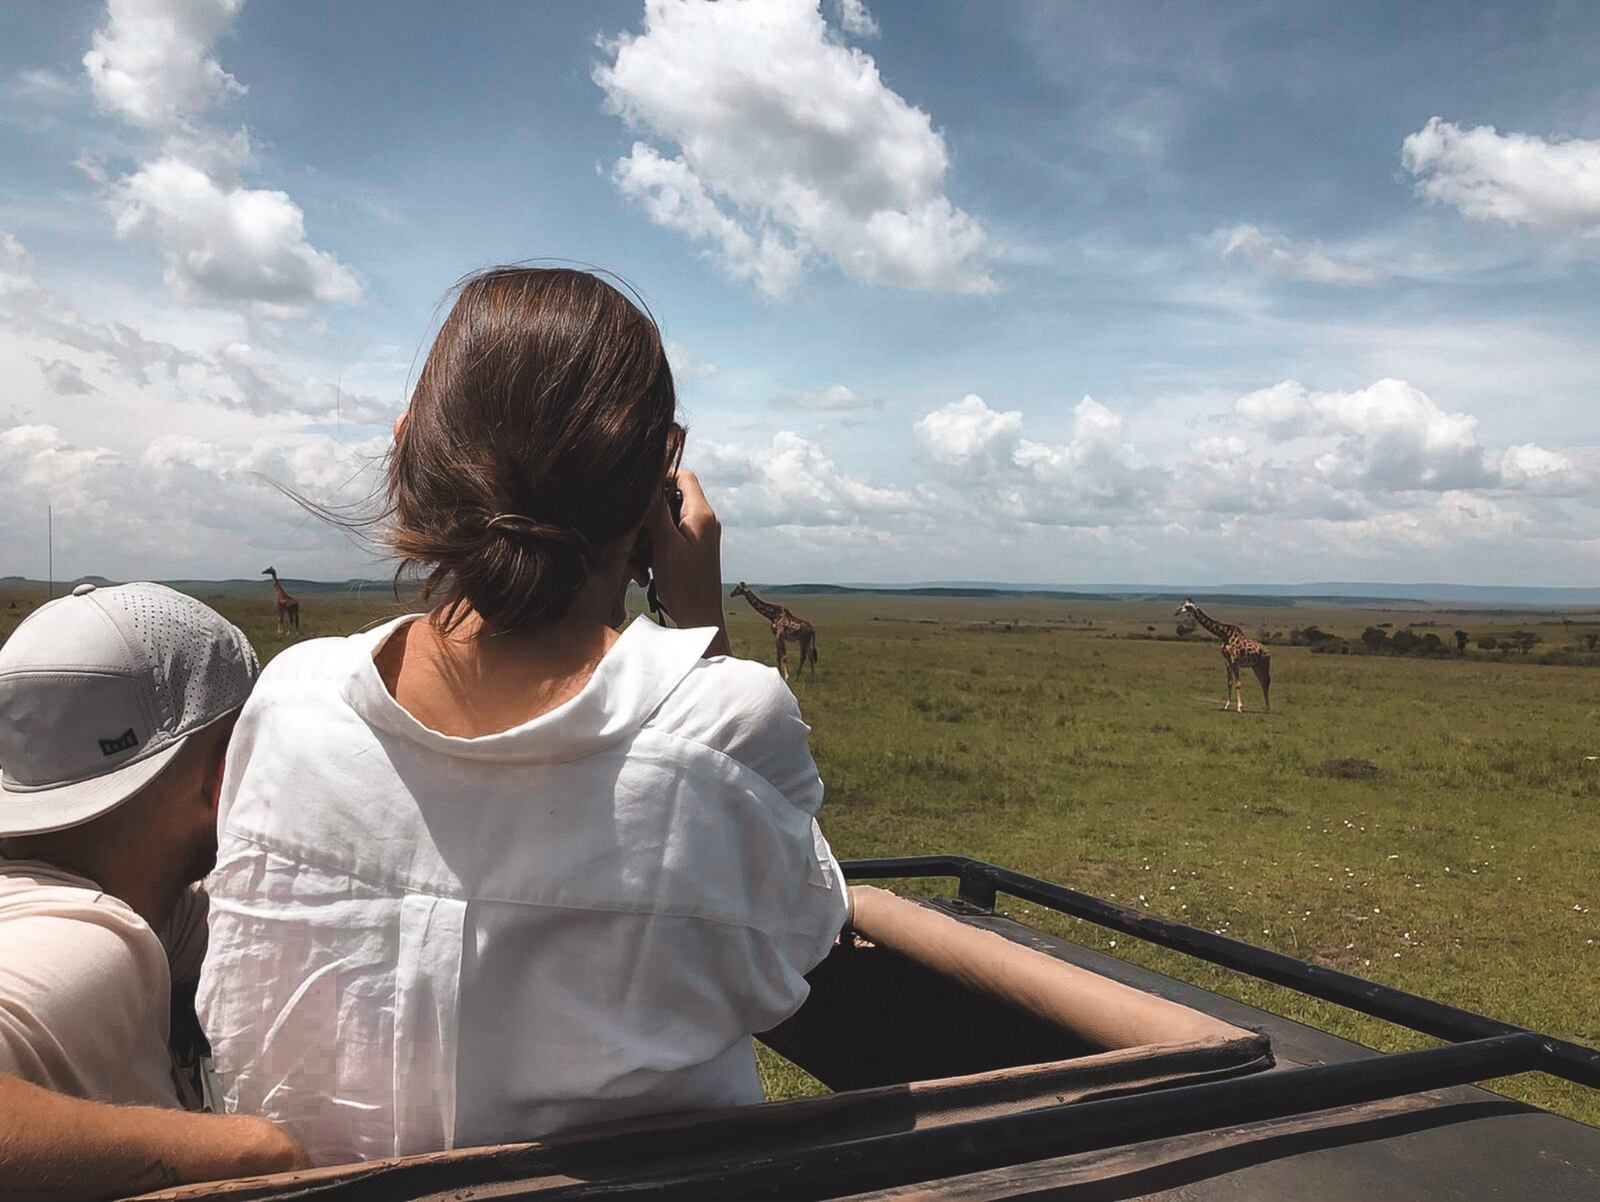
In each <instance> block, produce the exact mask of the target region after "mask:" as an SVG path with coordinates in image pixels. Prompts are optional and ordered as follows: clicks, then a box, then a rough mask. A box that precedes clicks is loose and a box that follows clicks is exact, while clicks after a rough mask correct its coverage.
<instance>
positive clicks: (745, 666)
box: [662, 655, 800, 723]
mask: <svg viewBox="0 0 1600 1202" xmlns="http://www.w3.org/2000/svg"><path fill="white" fill-rule="evenodd" d="M662 712H663V713H664V714H670V715H672V716H675V717H679V718H684V717H688V716H690V715H699V716H701V717H702V718H704V717H705V716H707V715H708V714H718V715H721V716H722V717H723V718H724V719H730V718H731V719H736V720H738V721H740V722H746V723H751V722H753V723H760V722H764V721H768V720H771V719H775V718H787V717H792V718H795V719H798V718H799V717H800V706H799V703H798V702H796V701H795V697H794V694H793V693H792V692H790V690H789V686H788V685H787V684H785V683H784V680H783V677H781V676H779V675H778V673H777V671H776V669H773V668H769V667H767V665H766V664H762V663H757V662H756V661H755V660H751V659H739V658H738V657H736V656H732V655H718V656H713V657H711V658H710V659H703V660H701V661H700V662H699V663H697V664H696V665H695V666H694V667H693V668H691V669H689V672H688V674H687V675H685V676H684V678H683V682H682V683H681V684H680V685H679V686H678V687H677V688H676V689H675V690H673V693H672V696H671V697H669V698H668V699H667V703H666V704H665V705H663V707H662Z"/></svg>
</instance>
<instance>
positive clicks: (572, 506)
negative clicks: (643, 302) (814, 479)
mask: <svg viewBox="0 0 1600 1202" xmlns="http://www.w3.org/2000/svg"><path fill="white" fill-rule="evenodd" d="M676 408H677V398H676V394H675V392H674V390H673V386H672V369H671V368H670V367H669V366H668V364H667V357H666V353H665V351H664V350H663V348H662V345H661V335H660V332H659V331H658V330H657V328H656V325H655V322H653V321H652V320H651V319H650V318H649V317H648V316H647V315H646V314H645V313H643V312H641V311H640V309H639V307H638V306H636V305H634V304H633V303H632V302H631V301H629V300H628V299H627V298H626V297H625V296H623V295H622V293H620V292H619V291H617V289H615V288H613V287H612V286H611V285H610V284H608V283H606V282H605V281H604V280H602V279H599V278H598V277H596V276H593V275H590V274H589V273H587V272H583V271H575V270H571V269H568V268H534V267H496V268H491V269H490V270H488V271H485V272H482V273H480V274H478V275H475V276H472V277H471V278H469V279H468V280H467V281H466V282H465V283H463V284H462V285H461V287H460V292H459V295H458V296H457V298H456V302H455V305H454V307H452V308H451V310H450V313H449V316H447V317H446V318H445V321H444V324H443V326H442V327H441V328H440V330H439V335H438V337H437V338H435V339H434V343H433V348H432V349H431V350H430V351H429V352H428V358H427V361H426V362H425V363H424V364H423V368H422V374H421V375H420V377H419V378H418V380H417V386H416V390H415V391H414V392H413V393H412V397H411V407H410V410H409V411H408V414H407V418H406V421H405V423H404V425H403V426H402V427H401V428H400V430H399V432H398V433H397V435H396V438H395V445H394V449H393V451H392V452H391V454H390V457H389V463H388V481H387V486H386V487H387V499H388V504H387V506H386V517H387V521H386V523H385V529H384V532H383V534H382V536H381V537H382V541H383V542H384V543H385V544H386V545H387V546H388V548H389V550H390V551H392V552H393V553H394V554H395V555H396V556H398V557H399V559H400V567H399V570H398V572H397V573H396V576H397V579H398V577H399V575H400V574H402V573H405V572H407V571H415V572H417V573H419V574H420V575H421V576H422V577H423V584H422V597H423V600H424V602H426V603H427V604H428V605H429V606H430V607H431V608H432V610H433V614H434V618H435V621H437V622H438V623H439V624H440V625H441V626H442V627H443V628H445V629H450V628H452V627H454V626H455V625H456V624H457V623H459V622H460V621H461V619H462V618H463V617H465V616H466V613H467V608H468V607H470V608H471V610H472V612H474V613H476V614H477V615H478V617H479V618H480V619H482V622H483V626H484V631H485V633H490V634H495V633H503V632H507V631H513V630H520V629H526V628H529V627H532V626H538V625H540V624H543V623H546V622H552V621H555V620H557V619H559V618H561V617H562V616H563V615H564V614H565V613H566V612H567V610H568V608H569V607H570V606H571V604H572V601H573V598H574V597H576V596H577V594H578V591H579V589H581V588H582V587H583V585H584V582H585V581H586V580H587V579H588V574H589V571H590V569H591V567H592V566H593V565H594V564H595V563H596V562H597V561H598V557H599V555H600V554H601V552H602V550H607V551H609V550H610V549H612V548H613V547H614V545H615V544H616V542H617V540H618V539H620V538H622V537H623V536H625V535H630V534H632V533H633V531H634V530H636V529H637V528H638V526H639V523H640V522H641V521H642V520H643V518H644V517H645V515H646V513H647V512H648V511H649V508H650V506H651V505H652V504H653V503H654V502H655V501H656V499H657V498H658V497H659V496H660V493H661V489H662V485H663V480H664V478H665V475H666V474H667V473H668V472H670V471H672V470H673V469H674V468H675V467H676V465H677V459H678V456H679V454H680V453H681V451H682V445H683V430H682V428H681V427H679V426H678V425H677V424H676V422H675V420H674V417H675V411H676Z"/></svg>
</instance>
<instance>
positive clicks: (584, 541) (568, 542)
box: [484, 513, 593, 559]
mask: <svg viewBox="0 0 1600 1202" xmlns="http://www.w3.org/2000/svg"><path fill="white" fill-rule="evenodd" d="M484 529H485V530H486V531H489V532H492V533H494V534H498V535H500V536H501V537H502V538H508V539H516V540H517V541H519V542H540V543H546V544H550V543H554V544H556V545H558V546H561V547H564V548H568V549H570V550H573V551H576V552H578V554H580V555H582V556H583V557H584V558H585V559H589V558H591V557H592V555H593V547H592V545H591V544H590V542H589V540H588V538H587V537H585V535H584V533H583V531H581V530H579V529H578V528H577V527H576V526H560V525H557V524H555V523H554V522H541V521H539V520H538V519H537V518H530V517H528V516H526V515H524V514H520V513H497V514H495V515H494V516H493V517H491V518H490V519H489V520H488V522H487V523H486V524H485V526H484Z"/></svg>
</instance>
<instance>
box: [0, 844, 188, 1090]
mask: <svg viewBox="0 0 1600 1202" xmlns="http://www.w3.org/2000/svg"><path fill="white" fill-rule="evenodd" d="M163 936H164V937H163ZM205 938H206V897H205V894H204V893H203V892H201V891H200V890H199V889H198V888H194V889H191V890H189V891H188V892H186V893H185V894H184V896H183V898H182V899H181V900H180V902H179V904H178V906H177V908H176V909H175V910H174V912H173V916H172V918H171V920H170V921H169V923H168V925H167V929H166V931H165V932H163V935H157V934H156V932H155V931H153V930H152V929H151V928H150V926H149V925H148V924H147V923H146V922H145V921H144V919H142V918H140V917H139V916H138V915H137V914H135V913H134V912H133V910H132V909H130V908H129V907H128V906H127V905H125V904H124V903H122V902H121V901H118V900H117V899H116V898H114V897H112V896H111V895H110V894H109V893H105V892H103V891H102V890H101V889H100V887H99V886H98V885H96V884H95V883H94V882H93V881H88V880H85V879H84V878H83V877H79V876H74V875H73V874H71V873H69V872H64V871H62V870H61V869H59V868H56V867H54V866H53V865H50V864H44V863H41V862H39V861H37V860H3V859H0V1071H4V1072H8V1073H12V1074H13V1075H15V1076H18V1077H21V1078H22V1079H23V1080H26V1081H31V1082H33V1083H34V1084H35V1085H40V1086H43V1087H45V1088H46V1089H52V1090H55V1091H57V1092H58V1093H64V1094H72V1095H74V1096H76V1097H81V1098H93V1099H96V1100H98V1101H103V1102H118V1103H125V1104H137V1105H143V1106H167V1107H177V1106H178V1105H179V1104H180V1103H179V1097H178V1088H177V1085H176V1084H175V1082H174V1077H173V1061H172V1055H171V1053H170V1051H169V1049H168V1045H167V1038H168V1027H169V1024H170V1021H171V1018H170V1016H171V1003H172V983H173V982H174V981H178V982H183V981H185V980H192V979H193V978H195V977H196V976H198V975H199V969H200V961H201V959H202V958H203V957H204V954H205Z"/></svg>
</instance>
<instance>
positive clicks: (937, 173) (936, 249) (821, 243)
mask: <svg viewBox="0 0 1600 1202" xmlns="http://www.w3.org/2000/svg"><path fill="white" fill-rule="evenodd" d="M840 13H841V21H842V22H847V24H846V28H847V29H849V28H850V26H851V25H854V27H855V29H854V30H853V32H857V33H858V36H861V33H860V31H863V30H865V29H866V28H867V25H866V22H869V21H870V14H868V13H867V12H866V10H865V8H864V7H861V6H860V5H859V4H856V5H846V6H844V7H843V8H841V10H840ZM846 13H848V16H847V15H845V14H846ZM606 52H607V56H608V59H609V61H606V62H602V63H599V64H597V65H596V67H595V69H594V79H595V82H596V83H598V84H599V85H600V87H601V88H602V89H603V90H604V92H605V95H606V104H607V107H608V108H609V109H610V110H611V111H612V112H614V113H615V114H617V115H618V116H620V117H621V118H623V120H624V121H626V122H627V124H628V125H629V126H630V127H631V128H633V129H636V130H638V131H640V132H641V134H643V135H644V136H645V137H646V138H647V139H648V140H641V141H639V142H636V143H635V144H634V146H633V148H632V150H631V151H630V153H629V154H628V155H627V157H625V158H623V159H620V160H619V161H618V162H617V163H616V165H615V167H614V169H613V173H612V174H613V179H614V180H615V182H616V184H617V187H618V188H619V189H620V190H621V191H622V192H623V194H624V195H626V196H628V197H629V198H630V199H631V200H633V201H634V202H635V203H637V204H639V205H640V206H641V207H642V208H643V209H644V210H645V212H646V214H647V215H648V216H649V217H650V219H651V220H652V221H654V222H656V223H657V224H658V225H662V226H664V227H666V228H669V229H674V230H677V231H679V232H681V233H683V234H685V235H687V236H688V237H690V238H691V239H692V240H694V241H696V242H698V243H700V244H702V245H704V246H705V247H706V248H707V252H708V253H709V255H710V256H711V258H712V259H713V260H714V261H715V262H716V263H717V264H718V265H719V266H720V267H721V269H722V270H723V271H724V272H726V273H727V274H728V275H730V276H731V277H733V278H734V279H736V280H742V281H748V282H750V283H753V284H754V285H755V286H756V287H757V288H758V289H760V290H761V291H762V292H764V293H766V294H767V295H769V296H781V295H783V294H784V293H785V292H787V291H788V290H789V289H791V288H792V287H793V286H794V285H795V283H796V282H797V281H798V279H799V278H800V276H801V274H802V273H803V271H804V269H805V267H806V265H807V264H808V263H810V262H812V261H816V260H826V261H829V262H831V263H833V264H834V265H836V266H837V267H838V268H839V269H840V270H842V271H843V272H844V273H845V274H846V275H849V276H851V277H852V278H854V279H858V280H861V281H864V282H867V283H872V284H882V285H888V286H891V287H897V288H908V289H920V290H927V291H948V292H990V291H993V290H994V288H995V282H994V280H993V278H992V277H991V276H990V275H989V272H988V269H987V254H988V251H987V243H988V239H987V235H986V233H985V231H984V229H983V227H982V225H981V224H980V223H979V222H978V221H977V220H976V219H975V218H973V217H972V216H971V215H970V214H968V213H966V212H964V211H963V210H961V209H960V208H958V207H957V206H956V205H954V204H953V203H952V202H951V201H950V199H949V197H948V196H947V195H946V194H945V178H946V175H947V174H948V171H949V166H950V156H949V152H948V150H947V149H946V146H945V142H944V138H943V137H942V136H941V135H940V134H939V132H938V131H937V130H935V129H934V128H933V123H932V121H931V120H930V118H929V116H928V114H927V113H925V112H923V111H922V110H921V109H919V108H916V107H915V106H913V105H910V104H908V103H907V102H906V101H905V100H904V99H903V98H902V97H901V96H900V95H898V94H897V93H896V92H895V91H894V90H893V89H891V88H890V87H888V85H886V84H885V83H884V82H883V78H882V76H881V75H880V74H879V73H878V67H877V64H876V63H875V62H874V61H873V59H872V57H871V56H870V55H867V54H866V53H864V52H863V51H861V50H860V49H858V48H855V47H850V46H846V45H844V44H843V43H842V42H840V41H839V40H838V39H837V38H835V37H831V36H830V35H829V30H828V26H827V23H826V21H825V20H824V19H823V16H822V11H821V8H820V5H819V2H818V0H764V2H763V3H759V4H715V3H705V2H704V0H689V2H687V3H685V2H680V0H646V4H645V10H644V32H643V33H640V34H623V35H622V36H620V37H618V38H617V39H615V40H614V41H612V42H610V43H608V44H607V45H606ZM659 147H664V148H665V151H663V150H662V149H660V148H659Z"/></svg>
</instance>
